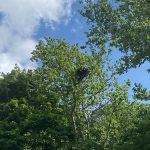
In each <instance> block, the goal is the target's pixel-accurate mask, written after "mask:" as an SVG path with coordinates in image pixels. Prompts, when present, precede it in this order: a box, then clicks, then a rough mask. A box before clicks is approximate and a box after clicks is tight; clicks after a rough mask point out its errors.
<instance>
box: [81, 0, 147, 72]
mask: <svg viewBox="0 0 150 150" xmlns="http://www.w3.org/2000/svg"><path fill="white" fill-rule="evenodd" d="M149 9H150V3H149V1H147V0H138V1H137V0H126V1H122V0H112V1H109V0H97V1H92V0H88V1H86V2H84V3H83V9H82V10H81V14H82V15H83V16H84V17H86V18H87V20H88V23H89V24H90V31H89V32H87V37H88V43H90V44H95V45H97V46H99V45H100V44H101V43H103V42H107V43H109V46H110V47H116V48H118V49H119V50H120V51H121V52H123V53H124V56H123V57H122V58H121V59H120V65H119V69H118V72H119V73H123V72H125V71H127V70H128V69H129V68H133V67H137V66H140V65H141V64H143V63H144V62H145V61H148V62H150V50H149V47H150V15H149Z"/></svg>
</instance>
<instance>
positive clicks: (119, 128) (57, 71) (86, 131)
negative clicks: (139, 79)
mask: <svg viewBox="0 0 150 150" xmlns="http://www.w3.org/2000/svg"><path fill="white" fill-rule="evenodd" d="M100 48H101V51H96V50H93V49H89V50H86V51H81V50H80V49H79V47H78V45H69V44H68V43H67V42H65V41H64V40H59V39H52V38H46V39H45V40H43V41H40V42H39V44H38V45H37V46H36V50H34V51H33V53H32V54H33V56H32V60H36V61H39V62H40V63H41V67H39V68H37V69H36V71H35V72H36V74H37V75H38V76H39V78H38V80H39V81H38V83H41V87H44V91H48V92H49V91H52V92H54V93H57V96H58V98H59V99H58V104H59V105H60V106H62V108H63V113H64V114H65V115H66V117H67V118H68V120H69V122H70V124H71V126H72V128H73V133H74V138H75V139H74V140H75V141H74V146H73V147H74V148H80V149H85V148H86V147H87V148H91V149H92V148H97V149H100V148H103V149H109V148H112V147H114V145H115V144H116V143H117V142H118V141H119V137H120V136H121V134H123V133H124V131H125V130H128V128H131V127H132V126H133V121H134V119H135V118H136V117H135V116H136V107H135V105H134V104H130V102H129V100H128V96H127V94H128V92H127V89H128V86H129V85H130V84H129V82H128V81H127V82H126V83H125V85H122V86H120V85H119V84H118V82H117V80H116V79H115V75H114V74H115V73H114V71H113V67H112V66H110V63H109V61H110V60H109V54H110V53H109V52H108V53H107V52H106V46H105V45H101V47H100ZM131 110H133V113H132V114H131V113H129V112H131ZM129 122H130V123H129ZM123 129H124V130H123Z"/></svg>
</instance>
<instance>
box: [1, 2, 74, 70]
mask: <svg viewBox="0 0 150 150" xmlns="http://www.w3.org/2000/svg"><path fill="white" fill-rule="evenodd" d="M73 1H74V0H0V12H1V13H3V17H2V18H1V19H2V20H1V21H0V35H1V36H0V72H8V71H10V70H11V69H12V68H13V67H14V65H15V64H18V65H20V66H22V67H31V64H30V62H29V58H30V56H31V55H30V53H31V51H32V50H33V49H34V47H35V44H36V41H35V40H34V39H33V35H34V34H35V31H36V29H37V28H38V27H39V25H40V21H41V20H42V21H44V22H45V23H46V24H49V25H50V26H53V24H54V23H60V22H61V21H62V20H63V21H64V23H65V22H67V20H68V19H69V17H70V15H71V6H72V3H73Z"/></svg>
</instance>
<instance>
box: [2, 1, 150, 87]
mask: <svg viewBox="0 0 150 150" xmlns="http://www.w3.org/2000/svg"><path fill="white" fill-rule="evenodd" d="M78 9H79V4H78V0H0V72H5V73H6V72H9V71H10V70H11V69H12V68H13V67H14V65H15V64H18V65H19V66H20V67H22V68H34V67H35V64H33V63H32V62H31V61H30V57H31V52H32V50H34V48H35V45H36V43H37V42H38V40H39V39H41V38H43V37H44V36H52V37H56V38H64V39H66V40H67V41H68V42H70V43H77V42H78V43H80V44H82V43H84V42H85V35H84V32H85V31H87V29H88V27H87V25H86V22H85V19H84V18H82V17H81V16H80V15H79V13H78ZM118 54H119V53H116V56H115V57H116V58H117V57H118V56H117V55H118ZM148 65H149V64H148V63H145V64H144V65H143V66H142V67H141V68H139V69H137V70H135V69H131V70H130V71H129V72H128V73H127V74H124V75H122V76H120V80H121V81H123V80H124V79H127V78H130V79H131V80H132V81H133V82H142V83H143V84H144V85H145V86H146V87H148V88H149V84H150V83H149V82H150V76H149V75H148V74H147V73H146V69H147V68H148Z"/></svg>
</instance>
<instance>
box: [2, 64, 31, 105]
mask: <svg viewBox="0 0 150 150" xmlns="http://www.w3.org/2000/svg"><path fill="white" fill-rule="evenodd" d="M31 75H32V71H31V70H28V71H26V70H21V69H20V68H19V67H18V66H17V65H16V66H15V68H14V69H13V70H12V71H11V72H10V73H7V74H4V73H2V74H1V79H0V102H6V101H8V100H10V99H12V98H17V99H20V98H23V97H24V98H28V96H29V95H28V89H29V87H30V83H32V79H31V78H30V76H31Z"/></svg>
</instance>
